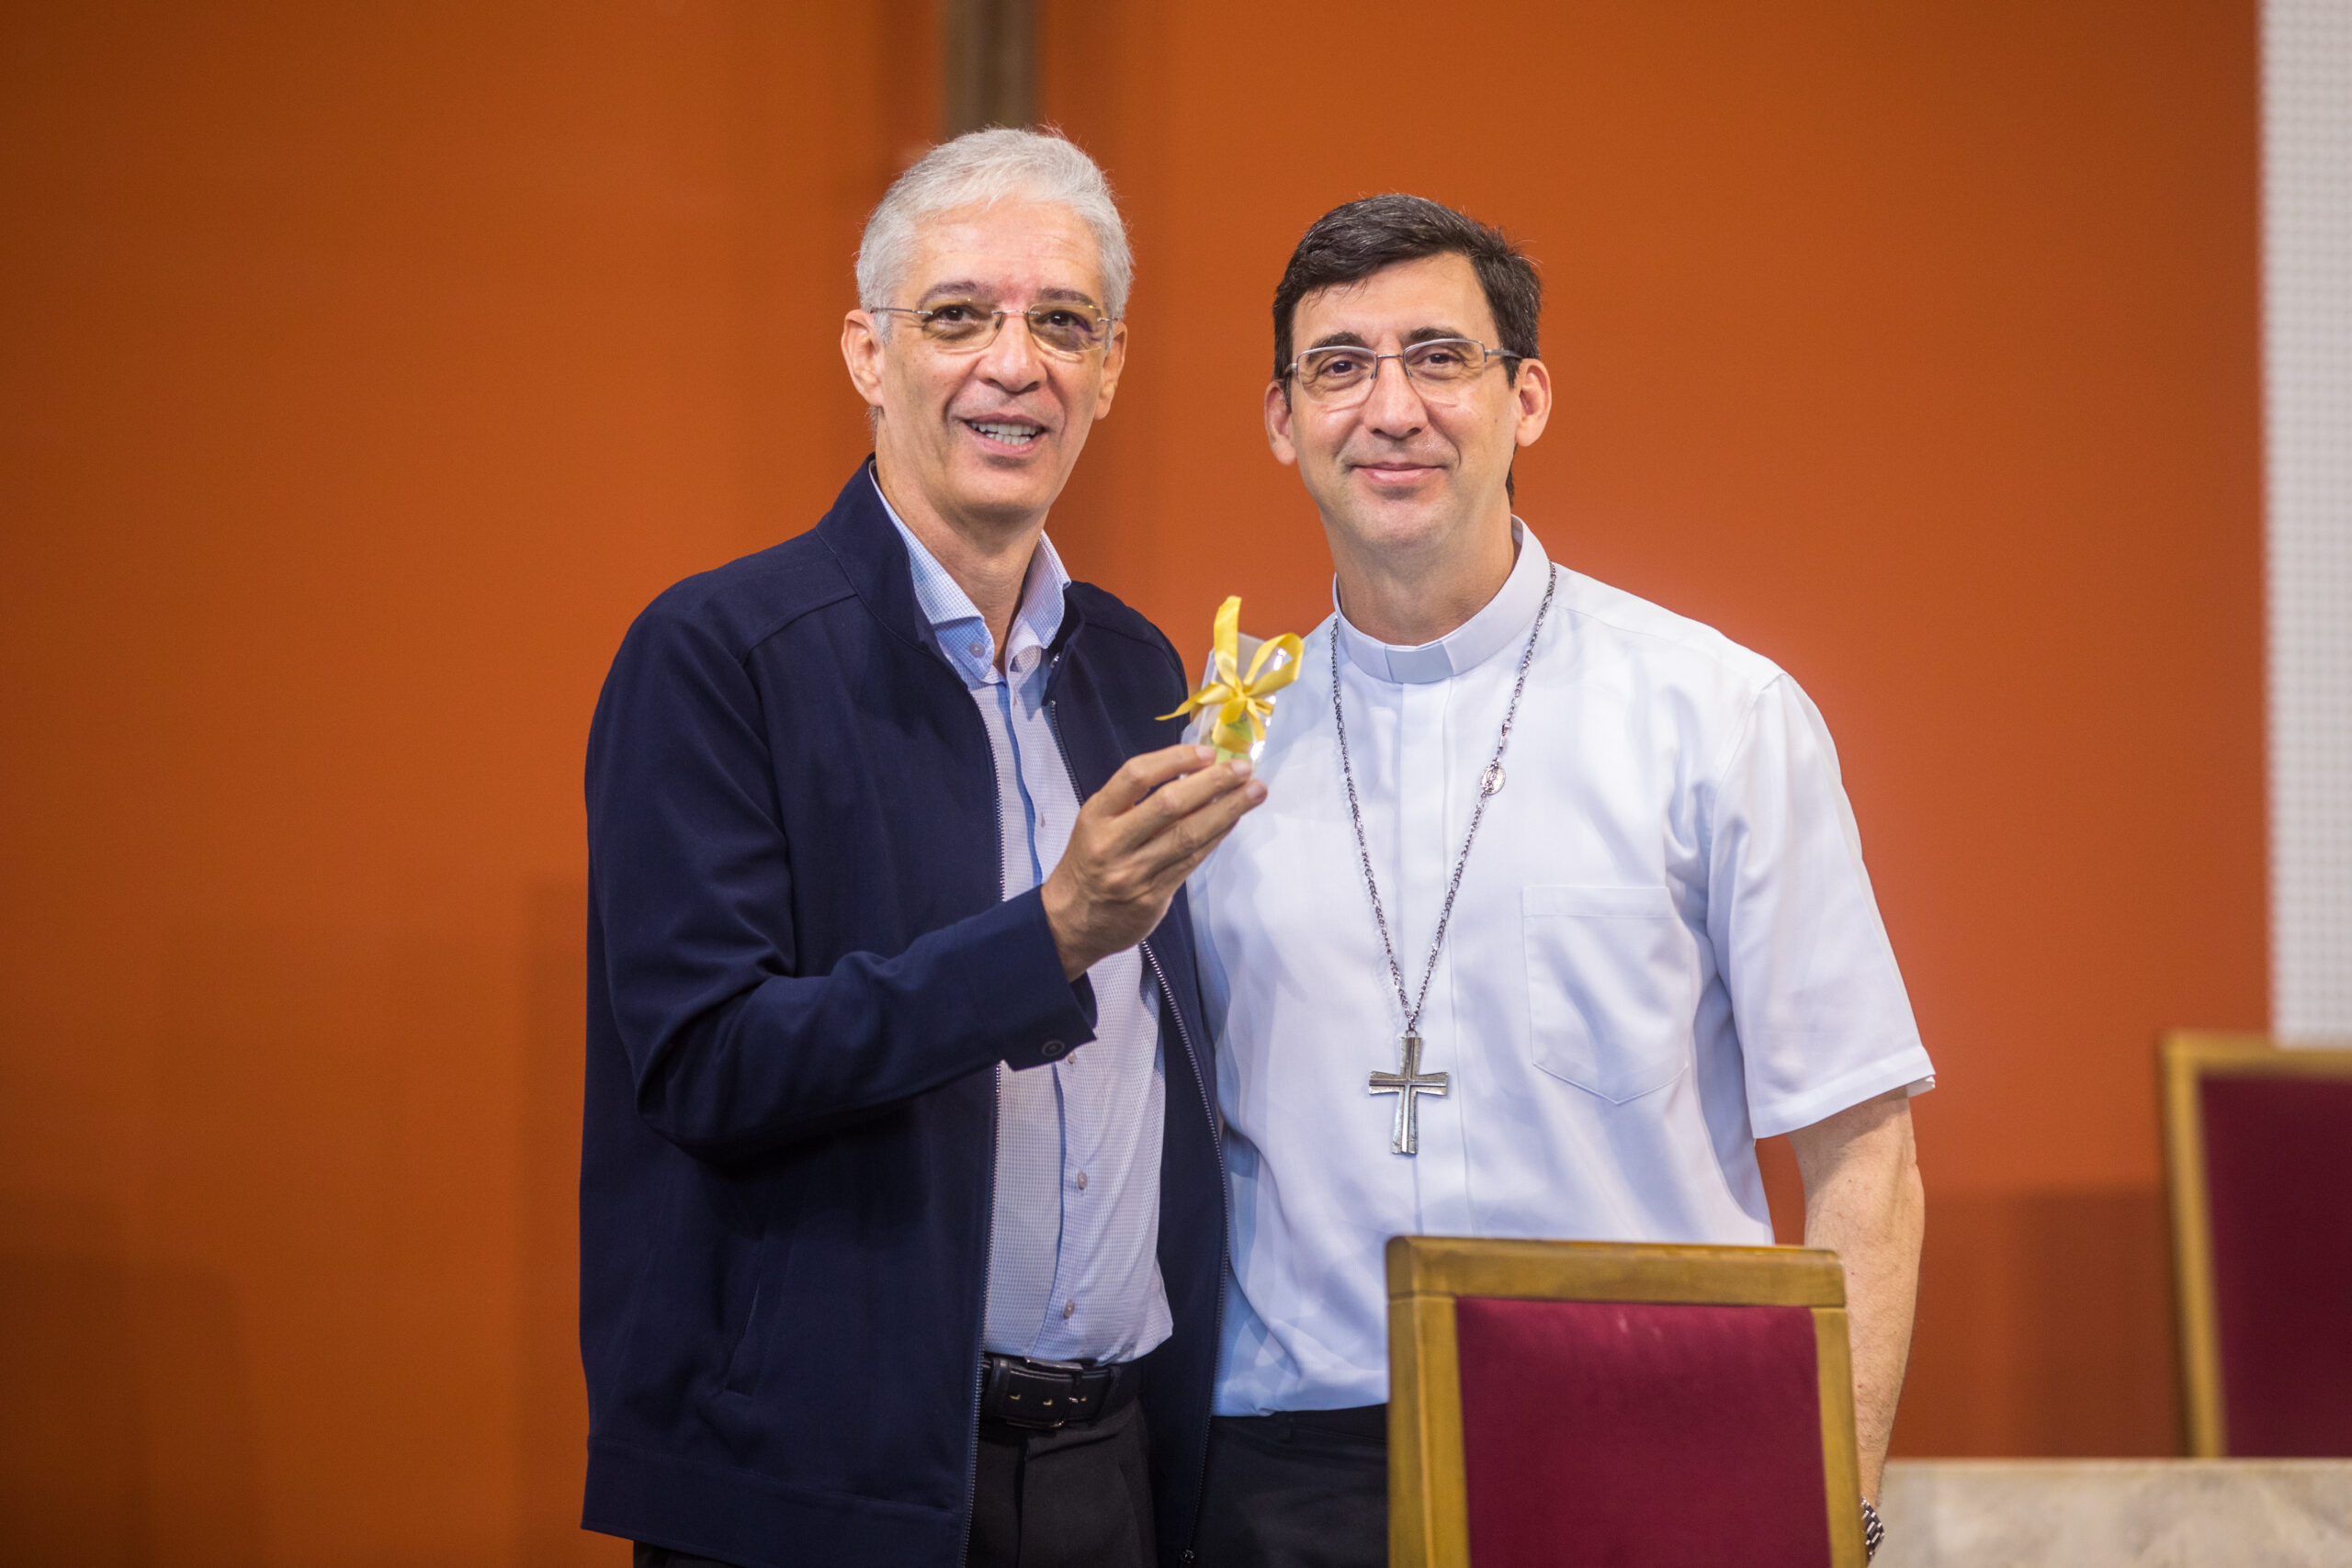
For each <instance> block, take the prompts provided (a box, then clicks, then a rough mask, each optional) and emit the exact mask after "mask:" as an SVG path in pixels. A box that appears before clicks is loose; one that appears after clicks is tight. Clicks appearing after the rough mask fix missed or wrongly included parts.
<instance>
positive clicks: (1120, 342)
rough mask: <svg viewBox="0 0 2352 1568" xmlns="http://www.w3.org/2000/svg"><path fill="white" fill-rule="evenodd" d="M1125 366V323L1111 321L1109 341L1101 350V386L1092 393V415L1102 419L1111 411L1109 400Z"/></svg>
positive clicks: (1117, 387) (1115, 389)
mask: <svg viewBox="0 0 2352 1568" xmlns="http://www.w3.org/2000/svg"><path fill="white" fill-rule="evenodd" d="M1126 367H1127V323H1126V322H1125V321H1114V322H1112V323H1111V342H1110V344H1109V346H1107V347H1106V348H1104V349H1103V387H1102V389H1101V390H1100V391H1098V392H1096V393H1095V394H1094V417H1095V418H1097V419H1102V418H1103V417H1105V416H1107V415H1108V414H1109V413H1110V412H1111V400H1112V399H1113V398H1114V397H1115V396H1116V395H1117V394H1118V390H1119V373H1120V372H1121V371H1123V370H1125V368H1126Z"/></svg>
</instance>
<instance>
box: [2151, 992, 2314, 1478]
mask: <svg viewBox="0 0 2352 1568" xmlns="http://www.w3.org/2000/svg"><path fill="white" fill-rule="evenodd" d="M2157 1054H2158V1056H2159V1059H2160V1060H2161V1062H2162V1064H2163V1067H2162V1071H2163V1077H2164V1120H2165V1175H2166V1176H2167V1178H2168V1179H2169V1185H2170V1187H2171V1189H2172V1257H2173V1291H2174V1295H2175V1299H2176V1301H2177V1303H2178V1305H2179V1309H2180V1390H2181V1425H2182V1427H2183V1428H2184V1436H2185V1437H2186V1438H2187V1439H2188V1451H2189V1454H2190V1455H2191V1456H2192V1457H2194V1458H2197V1459H2224V1458H2227V1457H2228V1455H2229V1451H2230V1435H2229V1423H2228V1420H2227V1418H2226V1416H2224V1414H2223V1410H2224V1407H2223V1404H2222V1352H2221V1331H2220V1325H2219V1323H2218V1322H2217V1320H2216V1318H2215V1315H2214V1308H2213V1216H2212V1208H2211V1202H2210V1200H2209V1195H2208V1194H2209V1190H2208V1188H2207V1185H2206V1168H2205V1124H2204V1119H2203V1117H2202V1116H2201V1115H2200V1114H2199V1097H2198V1096H2199V1089H2200V1088H2201V1087H2202V1085H2203V1084H2204V1082H2205V1080H2206V1079H2207V1078H2211V1077H2310V1078H2352V1049H2320V1048H2313V1047H2304V1046H2295V1047H2292V1048H2289V1049H2281V1048H2280V1047H2279V1046H2278V1045H2277V1044H2275V1043H2272V1042H2271V1040H2270V1039H2269V1038H2268V1037H2267V1035H2261V1034H2219V1033H2199V1032H2176V1033H2172V1034H2167V1035H2165V1038H2164V1040H2163V1043H2161V1044H2160V1045H2159V1046H2158V1047H2157Z"/></svg>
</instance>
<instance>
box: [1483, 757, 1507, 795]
mask: <svg viewBox="0 0 2352 1568" xmlns="http://www.w3.org/2000/svg"><path fill="white" fill-rule="evenodd" d="M1502 792H1503V765H1502V764H1501V763H1500V762H1489V763H1487V771H1486V772H1485V773H1480V774H1479V775H1478V793H1479V794H1480V795H1500V794H1501V793H1502Z"/></svg>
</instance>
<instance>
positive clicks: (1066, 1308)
mask: <svg viewBox="0 0 2352 1568" xmlns="http://www.w3.org/2000/svg"><path fill="white" fill-rule="evenodd" d="M1077 1310H1078V1303H1076V1302H1074V1301H1071V1302H1064V1303H1062V1320H1063V1321H1064V1322H1068V1321H1069V1314H1072V1313H1074V1312H1076V1311H1077Z"/></svg>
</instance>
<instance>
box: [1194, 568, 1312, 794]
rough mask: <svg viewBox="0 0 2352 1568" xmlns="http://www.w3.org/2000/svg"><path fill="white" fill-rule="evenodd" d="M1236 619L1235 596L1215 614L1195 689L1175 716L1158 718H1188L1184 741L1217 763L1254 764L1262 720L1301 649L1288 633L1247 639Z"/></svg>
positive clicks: (1292, 674) (1292, 675)
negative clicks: (1241, 760)
mask: <svg viewBox="0 0 2352 1568" xmlns="http://www.w3.org/2000/svg"><path fill="white" fill-rule="evenodd" d="M1240 619H1241V600H1240V598H1239V597H1238V595H1237V596H1236V597H1234V598H1230V599H1227V601H1226V602H1225V604H1223V606H1221V607H1220V608H1219V609H1218V611H1217V613H1216V628H1215V631H1214V634H1213V636H1212V637H1211V639H1210V649H1209V657H1208V662H1207V664H1206V665H1204V667H1203V669H1202V671H1201V689H1200V690H1199V691H1197V692H1194V693H1193V694H1192V696H1191V697H1189V698H1187V699H1186V700H1185V703H1184V705H1183V706H1182V707H1181V708H1178V709H1177V710H1176V713H1175V714H1168V715H1165V716H1166V717H1169V718H1173V717H1175V716H1176V714H1184V713H1189V714H1191V715H1192V716H1193V722H1192V723H1191V724H1190V725H1188V726H1186V727H1185V730H1184V739H1187V740H1189V741H1191V742H1192V743H1193V744H1194V745H1196V746H1214V747H1216V755H1217V761H1230V760H1231V759H1233V758H1236V757H1247V758H1249V759H1250V761H1253V762H1254V761H1257V760H1258V758H1259V756H1260V755H1261V753H1263V752H1264V750H1266V721H1267V720H1268V719H1270V718H1272V716H1273V711H1274V697H1275V694H1276V693H1278V692H1280V691H1281V690H1282V689H1283V687H1284V686H1287V685H1289V684H1290V683H1291V682H1293V681H1295V680H1296V679H1297V678H1298V661H1299V656H1300V654H1301V653H1302V651H1303V645H1302V644H1301V643H1300V642H1299V639H1298V637H1297V636H1296V635H1295V634H1294V633H1289V632H1285V633H1283V635H1282V636H1281V637H1271V638H1269V637H1250V635H1248V634H1247V633H1245V632H1243V631H1242V630H1241V626H1240Z"/></svg>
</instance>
